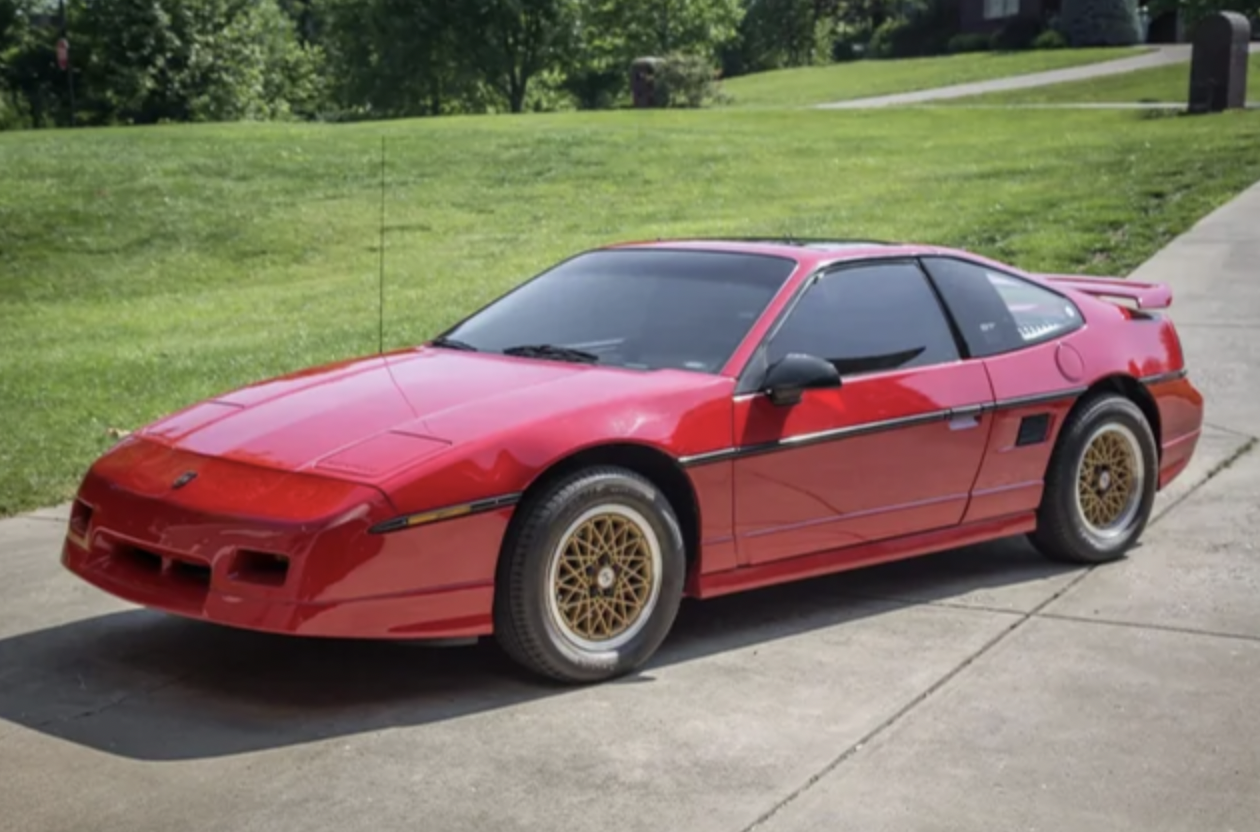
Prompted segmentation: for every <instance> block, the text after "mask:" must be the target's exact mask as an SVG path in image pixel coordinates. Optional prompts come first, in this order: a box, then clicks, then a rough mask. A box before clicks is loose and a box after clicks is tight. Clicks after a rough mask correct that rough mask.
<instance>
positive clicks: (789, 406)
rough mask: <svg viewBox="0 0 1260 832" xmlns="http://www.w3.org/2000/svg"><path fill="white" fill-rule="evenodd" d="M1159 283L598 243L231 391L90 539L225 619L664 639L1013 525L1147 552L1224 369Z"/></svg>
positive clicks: (73, 546) (1101, 549)
mask: <svg viewBox="0 0 1260 832" xmlns="http://www.w3.org/2000/svg"><path fill="white" fill-rule="evenodd" d="M1170 302H1171V294H1170V292H1169V290H1168V288H1167V287H1165V286H1162V285H1158V284H1142V283H1134V282H1132V281H1126V280H1113V279H1101V278H1093V277H1075V276H1053V275H1039V274H1027V273H1025V272H1023V271H1020V270H1019V269H1016V268H1014V267H1012V266H1009V265H1004V264H1002V263H997V262H994V261H992V260H989V259H985V258H982V257H978V256H976V255H973V254H969V253H966V252H962V251H956V250H951V249H946V248H939V247H932V246H920V245H901V244H883V243H869V242H826V241H800V240H783V241H774V240H721V241H714V240H686V241H668V242H662V241H657V242H648V243H634V244H624V245H616V246H609V247H606V248H600V249H596V250H593V251H588V252H585V253H581V254H578V255H577V256H574V257H572V258H571V259H568V260H565V261H564V262H562V263H560V264H558V265H556V266H554V267H553V268H551V269H549V270H547V271H545V272H543V273H542V274H540V275H538V276H537V277H535V278H533V279H531V280H529V281H527V282H525V283H524V284H522V285H521V286H519V287H517V288H515V289H513V290H512V291H510V292H508V293H507V294H505V295H503V296H502V297H500V298H499V299H497V300H496V301H494V302H493V303H491V304H489V305H488V306H486V307H484V308H483V309H481V310H479V311H477V312H475V313H474V314H472V315H470V316H469V317H468V318H466V319H464V320H463V321H461V322H460V323H458V324H456V325H455V326H453V327H451V328H450V329H449V330H448V331H447V332H445V333H444V334H443V335H441V336H439V337H437V338H435V339H434V340H432V341H430V342H429V343H426V344H423V345H421V346H418V347H414V348H406V349H401V350H396V351H393V352H389V353H387V354H384V355H378V356H372V357H366V358H359V359H355V360H351V361H346V362H343V363H337V364H333V365H330V366H324V367H319V368H316V369H312V370H307V371H304V372H299V373H294V374H292V375H287V376H284V377H281V378H277V379H273V380H269V381H264V382H261V383H258V384H254V385H251V386H248V387H245V388H243V389H240V390H236V391H234V392H230V393H224V394H223V395H220V396H216V397H214V398H212V399H209V400H207V401H203V402H201V403H199V404H195V405H193V406H191V407H189V408H187V409H185V410H182V411H180V412H178V413H176V414H174V415H172V416H169V417H167V418H164V419H162V420H160V421H158V422H156V423H154V424H152V425H149V426H147V427H145V428H143V429H141V430H139V431H137V432H136V433H134V434H132V435H131V436H129V437H127V438H126V439H124V440H123V441H122V442H120V443H119V444H118V445H117V446H116V447H114V448H113V449H111V450H110V451H109V452H108V453H106V454H105V455H104V456H102V457H101V458H100V459H99V460H98V461H97V462H96V463H95V464H94V465H93V466H92V467H91V469H90V470H89V471H88V472H87V474H86V477H85V479H84V481H83V483H82V486H81V489H80V491H79V493H78V496H77V499H76V500H75V501H74V504H73V509H72V513H71V517H70V521H69V529H68V534H67V537H66V542H65V548H64V552H63V562H64V564H65V566H66V567H67V568H68V569H70V570H71V571H72V572H73V573H74V574H76V575H78V576H80V577H81V578H83V579H84V580H87V581H89V582H91V583H92V584H94V585H96V586H97V587H100V588H101V589H103V590H105V591H107V592H110V593H113V594H114V595H116V596H119V597H121V598H123V599H126V600H128V601H131V602H134V603H137V604H141V605H144V606H147V607H152V608H155V609H159V610H165V611H167V612H170V613H175V614H178V615H183V616H189V617H193V618H199V619H204V620H206V621H211V622H215V623H218V624H223V625H229V626H233V627H243V628H249V629H254V630H264V631H270V632H275V633H289V634H294V635H304V636H329V637H355V638H380V639H437V638H444V639H449V638H466V637H474V636H484V635H489V634H493V635H494V636H495V637H496V638H497V639H498V641H499V642H500V643H501V644H502V646H503V647H504V649H505V650H506V652H507V653H508V654H509V655H510V656H512V657H513V658H514V659H516V660H517V661H519V662H520V663H522V664H523V665H525V666H527V667H528V668H531V669H532V670H534V671H536V672H538V673H540V674H544V675H546V676H550V677H554V678H557V679H560V680H564V681H570V682H590V681H595V680H600V679H605V678H608V677H611V676H614V675H617V674H622V673H625V672H627V671H630V670H632V669H633V668H636V667H638V666H640V665H642V664H643V663H644V662H645V661H646V660H647V659H648V658H649V657H650V656H651V655H652V654H653V652H654V651H655V650H656V649H657V648H658V646H659V645H660V644H661V642H662V640H663V639H664V638H665V637H666V635H667V633H668V632H669V630H670V627H671V626H672V624H673V621H674V616H675V612H676V611H677V609H678V605H679V602H680V599H681V598H682V597H683V596H691V597H695V598H708V597H712V596H715V595H721V594H724V593H731V592H738V591H740V590H745V589H751V588H754V587H760V586H765V585H767V584H773V583H776V582H782V581H789V580H793V579H798V578H805V577H809V576H813V575H820V574H823V573H828V572H837V571H840V570H845V569H852V568H855V567H860V566H864V565H867V564H874V563H880V562H885V561H892V560H896V559H900V558H908V557H912V556H915V555H921V554H925V553H928V552H932V551H936V550H940V549H946V548H951V547H957V546H961V545H964V544H969V543H975V542H978V541H982V540H989V539H993V538H999V537H1004V536H1008V535H1022V534H1027V535H1029V536H1030V537H1031V539H1032V541H1033V543H1034V544H1035V545H1036V547H1037V548H1038V549H1039V550H1040V551H1041V552H1043V553H1044V554H1045V555H1047V556H1049V557H1052V558H1058V559H1063V560H1067V561H1072V562H1078V563H1099V562H1103V561H1109V560H1112V559H1115V558H1118V557H1121V556H1122V554H1123V553H1124V552H1125V551H1126V550H1127V549H1128V548H1129V547H1130V546H1131V545H1132V544H1133V543H1134V541H1135V540H1136V539H1137V537H1138V536H1139V535H1140V534H1141V533H1142V531H1143V528H1144V527H1145V524H1146V522H1147V519H1148V517H1149V515H1150V511H1151V504H1152V500H1153V499H1154V497H1155V493H1156V491H1157V490H1158V489H1159V488H1162V487H1163V486H1165V485H1166V484H1167V483H1168V482H1170V481H1171V480H1172V479H1173V478H1174V477H1176V476H1177V475H1178V474H1179V473H1180V472H1181V471H1182V470H1183V469H1184V468H1185V466H1186V464H1187V462H1188V461H1189V460H1190V457H1191V455H1192V453H1193V452H1194V449H1195V446H1196V443H1197V442H1198V437H1199V433H1200V428H1201V425H1202V423H1203V398H1202V396H1201V395H1200V393H1199V392H1198V391H1197V390H1196V389H1195V387H1194V386H1193V385H1192V384H1191V382H1190V381H1189V380H1188V379H1187V377H1186V366H1185V360H1184V358H1183V355H1182V350H1181V345H1180V342H1179V340H1178V337H1177V333H1176V330H1175V328H1174V326H1173V324H1172V322H1171V321H1169V320H1168V319H1167V318H1165V317H1162V316H1161V315H1160V314H1159V313H1158V312H1155V311H1150V310H1152V309H1159V308H1163V307H1167V306H1168V305H1169V303H1170Z"/></svg>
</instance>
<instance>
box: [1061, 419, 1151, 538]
mask: <svg viewBox="0 0 1260 832" xmlns="http://www.w3.org/2000/svg"><path fill="white" fill-rule="evenodd" d="M1145 476H1146V471H1145V465H1144V464H1143V460H1142V449H1141V446H1140V445H1139V444H1138V440H1137V437H1136V436H1134V435H1133V432H1132V431H1131V430H1129V429H1128V428H1127V427H1125V426H1123V425H1118V424H1109V425H1103V426H1101V427H1099V428H1098V429H1097V430H1095V431H1094V433H1093V434H1092V435H1091V436H1090V438H1089V441H1088V442H1086V443H1085V451H1084V453H1082V454H1081V460H1080V464H1079V465H1078V466H1077V469H1076V506H1077V510H1078V511H1079V512H1080V517H1081V520H1082V521H1084V523H1085V527H1086V529H1087V530H1088V531H1089V533H1090V534H1092V535H1094V536H1096V537H1099V538H1104V539H1105V538H1111V537H1115V536H1117V535H1121V534H1123V533H1124V532H1125V531H1126V530H1127V529H1128V527H1129V526H1130V525H1131V524H1132V522H1133V520H1134V518H1135V517H1136V516H1137V513H1138V507H1139V506H1140V504H1141V501H1142V489H1143V485H1144V481H1145Z"/></svg>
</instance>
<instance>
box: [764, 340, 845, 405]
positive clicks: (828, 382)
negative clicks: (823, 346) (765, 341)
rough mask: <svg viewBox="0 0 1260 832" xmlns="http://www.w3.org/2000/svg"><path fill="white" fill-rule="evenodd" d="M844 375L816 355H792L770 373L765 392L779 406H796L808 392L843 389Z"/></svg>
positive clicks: (775, 366) (776, 364)
mask: <svg viewBox="0 0 1260 832" xmlns="http://www.w3.org/2000/svg"><path fill="white" fill-rule="evenodd" d="M839 386H840V372H839V371H838V370H837V369H836V368H835V365H833V364H832V363H831V362H830V361H826V360H824V359H822V358H819V357H818V356H816V355H806V354H805V353H800V352H791V353H788V354H787V355H785V356H783V358H781V359H779V360H778V361H776V362H775V363H774V364H772V365H771V366H770V369H769V370H767V371H766V380H765V381H764V382H763V383H762V385H761V391H762V392H763V393H765V394H766V396H768V397H769V398H770V401H771V402H773V403H774V404H776V405H779V406H781V407H782V406H786V405H792V404H796V403H797V402H799V401H800V400H801V394H802V393H803V392H805V391H806V390H816V389H819V388H825V387H839Z"/></svg>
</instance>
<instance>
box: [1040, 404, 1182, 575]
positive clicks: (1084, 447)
mask: <svg viewBox="0 0 1260 832" xmlns="http://www.w3.org/2000/svg"><path fill="white" fill-rule="evenodd" d="M1158 465H1159V457H1158V451H1157V448H1156V444H1155V436H1154V434H1153V432H1152V430H1151V426H1150V424H1149V423H1148V422H1147V420H1146V416H1145V415H1144V414H1143V413H1142V410H1141V408H1139V407H1138V406H1137V405H1136V404H1134V403H1133V402H1132V401H1130V400H1129V399H1127V398H1125V397H1123V396H1119V395H1115V394H1105V395H1102V396H1099V397H1097V398H1093V399H1091V400H1089V401H1087V402H1085V403H1084V405H1083V406H1082V407H1081V408H1080V409H1078V410H1077V411H1075V412H1074V413H1073V414H1072V416H1071V417H1070V418H1069V419H1068V422H1067V424H1065V425H1064V427H1063V431H1062V432H1061V434H1060V436H1059V441H1058V444H1057V446H1056V448H1055V451H1054V454H1053V455H1052V457H1051V460H1050V466H1049V470H1048V471H1047V472H1046V481H1045V492H1044V495H1043V496H1042V501H1041V507H1040V509H1039V511H1038V516H1037V529H1036V531H1035V532H1033V533H1032V535H1030V539H1031V540H1032V542H1033V544H1034V545H1035V546H1036V548H1037V549H1038V550H1040V551H1041V552H1042V553H1043V554H1045V555H1046V556H1048V557H1050V558H1053V559H1055V560H1061V561H1067V562H1071V563H1086V564H1096V563H1104V562H1107V561H1111V560H1115V559H1117V558H1120V557H1122V556H1123V555H1124V553H1125V552H1126V551H1127V550H1128V549H1129V548H1130V547H1131V546H1132V545H1133V544H1134V543H1135V542H1136V541H1137V539H1138V537H1139V536H1140V535H1141V534H1142V531H1143V530H1144V529H1145V528H1146V524H1147V521H1148V520H1149V519H1150V514H1151V508H1152V506H1153V505H1154V501H1155V491H1156V485H1157V479H1158Z"/></svg>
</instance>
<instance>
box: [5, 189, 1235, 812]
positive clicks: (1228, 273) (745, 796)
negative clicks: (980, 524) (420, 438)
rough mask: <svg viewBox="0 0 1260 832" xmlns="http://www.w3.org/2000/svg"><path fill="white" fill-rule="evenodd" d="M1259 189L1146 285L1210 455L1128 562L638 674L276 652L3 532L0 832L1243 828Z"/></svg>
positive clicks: (1001, 562) (1160, 261)
mask: <svg viewBox="0 0 1260 832" xmlns="http://www.w3.org/2000/svg"><path fill="white" fill-rule="evenodd" d="M1255 263H1260V186H1258V187H1257V188H1253V189H1252V190H1251V191H1249V192H1248V193H1247V194H1246V195H1245V196H1244V197H1242V198H1240V199H1239V200H1238V201H1236V202H1235V203H1233V204H1232V205H1231V206H1230V207H1228V208H1227V209H1223V210H1222V211H1220V212H1218V213H1217V214H1215V215H1213V216H1212V217H1209V218H1207V219H1206V220H1205V221H1204V222H1203V223H1201V224H1200V225H1199V226H1198V227H1197V228H1196V229H1195V230H1194V231H1193V232H1191V233H1190V234H1189V235H1187V236H1186V237H1184V238H1182V239H1181V240H1179V241H1177V242H1176V243H1174V244H1173V245H1172V246H1171V247H1169V248H1168V249H1167V250H1166V251H1165V252H1163V253H1161V254H1160V255H1159V256H1158V257H1156V258H1155V259H1154V260H1152V261H1151V262H1150V263H1148V264H1147V265H1146V266H1144V267H1143V268H1142V269H1141V270H1140V271H1139V272H1138V273H1137V274H1135V275H1134V277H1135V278H1136V279H1142V278H1155V279H1161V280H1167V281H1169V282H1170V283H1172V284H1173V287H1174V291H1175V293H1176V294H1175V301H1174V304H1175V305H1174V316H1175V318H1176V319H1177V321H1178V322H1179V324H1180V325H1181V326H1182V328H1183V339H1184V342H1185V347H1186V350H1187V353H1188V355H1189V359H1190V361H1191V362H1192V367H1193V369H1192V374H1193V377H1194V378H1195V380H1196V381H1197V383H1199V384H1200V385H1202V387H1203V388H1204V390H1205V392H1206V393H1207V395H1208V397H1209V414H1208V419H1209V422H1210V423H1211V427H1210V428H1209V430H1208V432H1207V434H1206V435H1205V437H1204V440H1203V444H1202V445H1201V450H1200V453H1199V456H1198V458H1197V460H1196V462H1195V464H1194V467H1193V469H1192V470H1191V471H1189V472H1188V473H1187V474H1186V475H1185V477H1183V480H1182V481H1181V482H1179V483H1177V484H1176V486H1175V487H1174V488H1173V489H1172V490H1170V491H1169V492H1168V493H1165V494H1163V495H1162V496H1161V497H1160V508H1159V511H1160V513H1159V516H1158V518H1157V519H1156V521H1155V522H1154V524H1153V525H1152V526H1151V528H1150V531H1149V532H1148V533H1147V536H1146V538H1145V544H1144V545H1143V546H1141V547H1140V548H1139V549H1138V550H1136V551H1135V552H1134V553H1133V554H1132V556H1131V558H1130V559H1129V560H1127V561H1126V562H1123V563H1119V564H1114V565H1111V566H1107V567H1103V568H1099V569H1096V570H1089V571H1086V570H1075V569H1066V568H1062V567H1054V566H1050V565H1048V564H1047V563H1045V562H1043V561H1042V560H1041V559H1039V558H1038V557H1037V556H1036V555H1035V554H1034V553H1033V552H1032V551H1031V550H1030V549H1029V548H1028V547H1027V546H1026V545H1025V544H1023V543H1022V542H1018V541H1014V542H1007V543H1001V544H994V545H988V546H984V547H976V548H971V549H964V550H958V551H954V552H949V553H945V554H942V555H939V556H935V557H929V558H925V559H921V560H918V561H913V562H907V563H903V564H897V565H892V566H887V567H881V568H877V569H872V570H867V571H864V572H858V573H851V574H848V575H841V576H835V577H831V578H823V579H819V580H814V581H810V582H806V583H801V584H797V585H793V586H787V587H780V588H775V589H770V590H765V591H762V592H759V593H755V594H752V595H745V596H739V597H733V598H723V599H718V600H715V601H711V602H707V603H703V604H700V603H693V604H690V605H688V606H686V607H685V609H684V612H683V614H682V617H681V620H680V622H679V626H678V630H677V632H676V634H675V635H674V636H673V637H672V638H671V639H670V640H669V642H668V643H667V645H666V647H665V649H664V650H663V652H662V654H661V655H660V656H659V658H658V660H657V661H655V662H654V663H653V664H652V665H651V666H650V667H649V668H648V669H647V670H646V672H644V673H642V674H641V675H639V676H637V677H634V678H630V679H626V680H623V681H620V682H617V683H614V684H608V685H603V686H599V687H594V688H585V689H579V690H557V689H556V688H553V687H550V686H547V685H544V684H541V683H537V682H534V681H533V680H532V679H529V678H527V677H523V676H521V675H520V674H519V673H517V672H516V671H515V670H514V669H513V668H512V667H510V666H509V665H508V664H507V663H506V662H505V661H504V660H503V659H501V658H500V657H499V656H498V655H497V653H496V652H495V651H494V650H493V649H489V648H484V647H476V648H453V649H428V648H417V647H407V646H398V645H377V644H357V643H335V642H334V643H323V642H304V641H294V640H288V639H283V638H277V637H268V636H259V635H254V634H249V633H240V632H234V631H229V630H222V629H218V628H214V627H211V626H206V625H199V624H196V623H192V622H187V621H182V620H178V619H174V618H166V617H162V616H160V615H156V614H151V613H148V612H145V611H141V610H137V609H134V608H132V607H129V606H127V605H125V604H122V603H119V602H115V601H113V600H111V599H110V598H108V597H107V596H104V595H102V594H101V593H99V592H97V591H95V590H94V589H92V588H90V587H88V586H86V585H83V584H81V583H79V582H77V581H75V580H73V579H71V578H70V577H69V576H67V575H65V574H63V573H62V572H61V570H60V567H59V566H58V565H57V555H58V545H59V540H60V536H61V533H62V528H63V527H62V525H61V522H60V520H59V519H58V516H59V513H58V512H56V511H50V512H41V513H39V514H38V515H37V516H33V517H24V518H18V519H14V520H10V521H7V522H4V523H2V524H0V563H2V564H3V566H4V580H3V581H2V582H0V830H6V831H7V830H32V832H33V831H34V830H39V832H61V830H67V831H68V830H92V831H93V832H107V830H109V831H112V830H118V832H147V831H148V830H153V832H159V831H160V832H172V830H181V829H197V830H201V831H202V832H209V830H231V831H232V832H246V830H281V829H283V830H291V829H307V830H309V829H329V830H333V829H335V830H385V829H406V830H409V832H415V830H483V829H484V830H491V829H494V830H512V829H547V830H554V829H609V830H644V831H645V832H646V830H652V832H660V831H661V830H697V831H699V830H713V832H743V830H750V829H759V830H766V832H789V830H790V831H791V832H795V831H796V830H812V829H818V830H828V832H832V830H849V829H851V830H859V831H860V832H877V830H960V832H961V831H962V830H967V832H975V830H1000V831H1001V832H1013V830H1070V832H1084V831H1085V830H1107V832H1116V830H1141V832H1154V830H1193V832H1209V831H1210V830H1250V829H1256V828H1260V785H1258V784H1260V709H1258V708H1257V707H1256V705H1257V702H1258V701H1260V698H1258V694H1257V690H1258V689H1260V597H1258V596H1260V593H1258V590H1260V552H1258V551H1257V546H1258V545H1260V544H1258V543H1257V541H1258V540H1260V454H1258V453H1256V452H1254V451H1251V450H1250V448H1251V445H1252V441H1253V440H1252V439H1251V434H1253V433H1256V432H1260V393H1257V387H1258V385H1260V370H1258V369H1257V368H1258V367H1260V281H1257V280H1256V279H1255V278H1256V276H1257V267H1256V266H1254V265H1251V264H1255Z"/></svg>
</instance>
